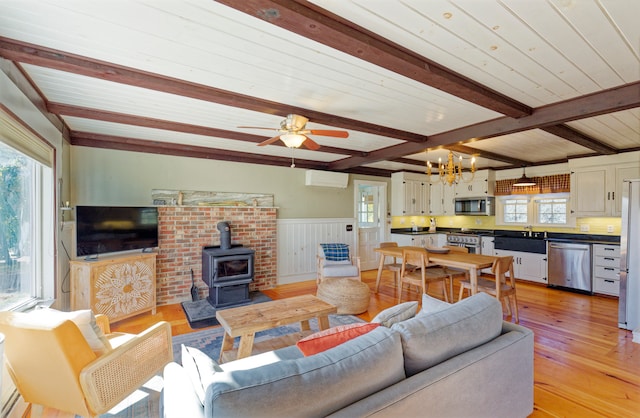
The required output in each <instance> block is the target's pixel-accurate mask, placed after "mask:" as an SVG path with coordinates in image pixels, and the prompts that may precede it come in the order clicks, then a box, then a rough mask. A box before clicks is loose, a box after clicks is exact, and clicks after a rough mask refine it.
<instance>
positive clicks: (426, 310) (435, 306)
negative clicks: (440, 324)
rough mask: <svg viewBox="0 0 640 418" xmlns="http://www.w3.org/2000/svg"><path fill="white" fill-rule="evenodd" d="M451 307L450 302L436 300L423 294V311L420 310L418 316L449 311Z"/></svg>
mask: <svg viewBox="0 0 640 418" xmlns="http://www.w3.org/2000/svg"><path fill="white" fill-rule="evenodd" d="M449 306H451V304H450V303H449V302H445V301H444V300H440V299H436V298H434V297H431V296H429V295H427V294H426V293H423V294H422V309H420V313H418V316H421V315H426V314H430V313H435V312H439V311H441V310H443V309H447V308H448V307H449Z"/></svg>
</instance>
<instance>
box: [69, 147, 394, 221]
mask: <svg viewBox="0 0 640 418" xmlns="http://www.w3.org/2000/svg"><path fill="white" fill-rule="evenodd" d="M354 178H359V179H363V178H368V179H375V180H377V181H380V180H381V179H382V180H385V179H384V178H380V177H372V176H354V175H350V176H349V186H348V187H347V188H346V189H335V188H328V187H311V186H305V184H304V183H305V170H304V169H298V168H290V167H273V166H262V165H255V164H245V163H234V162H227V161H215V160H205V159H198V158H189V157H175V156H167V155H158V154H143V153H137V152H128V151H118V150H106V149H99V148H87V147H78V146H74V147H72V150H71V179H72V181H71V183H72V185H71V205H72V206H75V205H148V204H151V203H152V200H151V190H152V189H170V190H200V191H213V192H241V193H268V194H273V195H274V200H275V206H276V207H277V208H278V218H280V219H285V218H352V217H353V216H354V208H353V193H354V192H353V179H354ZM386 180H389V179H386Z"/></svg>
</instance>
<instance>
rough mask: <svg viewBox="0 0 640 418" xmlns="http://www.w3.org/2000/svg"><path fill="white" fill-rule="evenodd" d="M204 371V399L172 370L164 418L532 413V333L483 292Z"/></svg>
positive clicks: (181, 371) (185, 375) (184, 375)
mask: <svg viewBox="0 0 640 418" xmlns="http://www.w3.org/2000/svg"><path fill="white" fill-rule="evenodd" d="M183 362H184V361H183ZM208 362H209V363H208ZM197 367H198V368H199V370H200V372H201V376H200V377H199V378H200V383H201V384H202V388H201V389H202V393H201V396H200V397H199V396H198V395H197V393H196V390H195V389H194V387H197V386H198V385H197V384H196V383H195V382H194V380H193V377H194V376H193V375H191V376H190V373H189V372H188V371H187V369H186V368H184V367H182V366H180V365H178V364H176V363H170V364H169V365H167V366H166V367H165V371H164V379H165V388H164V393H163V401H162V406H161V413H162V416H164V417H165V418H173V417H185V416H189V417H239V416H243V417H249V416H251V417H323V416H333V417H363V416H376V417H378V416H379V417H390V416H392V417H396V416H398V417H400V416H402V417H413V416H420V417H492V418H496V417H509V418H514V417H526V416H528V415H529V414H530V413H531V412H532V411H533V333H532V332H531V331H530V330H528V329H527V328H524V327H522V326H519V325H515V324H512V323H509V322H503V320H502V308H501V306H500V303H499V302H498V301H497V300H496V299H494V298H493V297H490V296H488V295H486V294H482V293H480V294H477V295H475V296H473V297H470V298H467V299H464V300H463V301H461V302H458V303H456V304H454V305H451V306H448V307H446V308H444V309H442V310H440V311H438V312H434V313H422V312H421V313H419V314H418V315H417V316H415V317H413V318H411V319H407V320H404V321H402V322H399V323H396V324H394V325H392V326H391V327H390V328H387V327H383V326H380V327H378V328H376V329H374V330H373V331H371V332H369V333H367V334H365V335H362V336H360V337H357V338H355V339H352V340H350V341H348V342H346V343H343V344H341V345H338V346H336V347H334V348H331V349H329V350H326V351H324V352H321V353H318V354H315V355H311V356H308V357H304V356H303V354H302V353H301V352H300V350H298V348H297V347H296V346H292V347H287V348H283V349H280V350H276V351H273V352H269V353H264V354H260V355H257V356H252V357H248V358H245V359H241V360H237V361H233V362H230V363H225V364H223V365H221V366H218V365H216V364H215V363H213V362H211V361H210V360H208V361H205V365H204V366H202V365H198V366H197Z"/></svg>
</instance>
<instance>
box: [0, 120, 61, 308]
mask: <svg viewBox="0 0 640 418" xmlns="http://www.w3.org/2000/svg"><path fill="white" fill-rule="evenodd" d="M0 122H1V124H0V125H1V126H0V141H2V142H3V143H4V144H5V145H7V146H9V147H10V148H12V149H14V150H16V151H18V152H20V153H21V154H23V155H25V156H26V157H27V158H29V159H30V160H31V164H33V176H32V181H33V183H32V187H31V196H30V200H31V203H32V205H33V211H32V213H31V219H30V220H29V222H30V223H31V232H30V236H29V237H28V239H30V240H31V241H32V243H33V245H32V246H31V248H32V250H31V251H32V254H31V256H32V257H33V260H31V263H30V264H31V265H30V273H29V275H30V277H29V280H30V287H31V289H30V290H29V293H30V295H29V297H26V298H24V299H23V300H22V301H21V302H20V303H18V304H14V305H12V306H11V307H8V309H11V310H27V309H29V308H31V307H33V306H34V305H36V304H38V303H40V302H42V301H43V300H53V299H54V297H55V294H56V290H55V285H56V283H55V282H56V274H55V271H56V267H57V263H56V245H55V237H56V230H55V228H56V205H55V196H56V194H55V181H54V178H55V173H54V172H55V169H54V167H55V164H54V156H55V153H54V150H53V147H51V146H50V145H49V144H48V143H47V142H46V141H44V140H43V139H42V138H40V137H39V136H38V135H36V134H34V132H32V131H31V130H29V129H28V128H26V125H25V124H23V123H21V122H19V121H18V120H16V119H15V118H13V116H12V115H10V114H9V113H7V112H5V111H4V110H2V108H0ZM4 309H7V307H5V308H4Z"/></svg>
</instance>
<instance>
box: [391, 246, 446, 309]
mask: <svg viewBox="0 0 640 418" xmlns="http://www.w3.org/2000/svg"><path fill="white" fill-rule="evenodd" d="M412 267H413V269H412ZM447 279H449V280H451V275H450V274H449V273H447V272H446V270H445V269H444V268H442V267H439V266H434V267H430V264H429V254H428V253H427V250H425V249H422V248H421V249H404V250H402V268H401V269H400V286H399V288H398V303H400V301H401V300H402V288H403V286H404V284H405V283H408V284H410V285H414V286H417V287H418V288H420V289H421V290H422V293H427V289H428V288H429V283H431V282H438V281H439V282H441V283H442V296H443V298H444V300H445V302H449V296H448V294H447Z"/></svg>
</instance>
